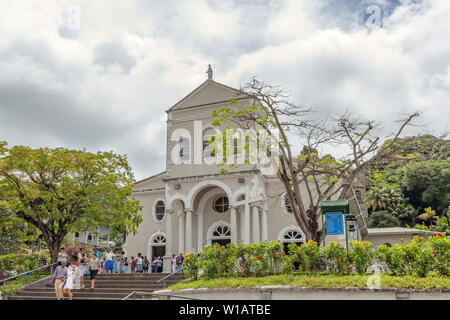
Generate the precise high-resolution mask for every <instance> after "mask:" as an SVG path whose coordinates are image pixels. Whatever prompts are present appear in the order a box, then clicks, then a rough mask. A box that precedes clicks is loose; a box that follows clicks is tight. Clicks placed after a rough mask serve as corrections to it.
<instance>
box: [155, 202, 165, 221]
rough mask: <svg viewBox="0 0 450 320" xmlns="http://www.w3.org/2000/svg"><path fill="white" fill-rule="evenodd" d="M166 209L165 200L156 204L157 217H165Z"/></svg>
mask: <svg viewBox="0 0 450 320" xmlns="http://www.w3.org/2000/svg"><path fill="white" fill-rule="evenodd" d="M165 211H166V205H165V204H164V202H163V201H161V200H159V201H158V202H156V205H155V218H156V220H158V221H161V220H162V219H163V218H164V213H165Z"/></svg>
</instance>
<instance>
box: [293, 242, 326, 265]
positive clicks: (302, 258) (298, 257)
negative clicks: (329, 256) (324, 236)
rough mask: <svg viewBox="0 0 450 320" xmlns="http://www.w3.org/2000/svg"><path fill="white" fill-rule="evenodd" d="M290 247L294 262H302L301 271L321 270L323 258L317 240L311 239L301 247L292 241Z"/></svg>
mask: <svg viewBox="0 0 450 320" xmlns="http://www.w3.org/2000/svg"><path fill="white" fill-rule="evenodd" d="M288 249H289V254H290V255H291V256H292V257H293V260H294V262H297V263H299V264H300V271H308V272H314V271H318V270H319V268H320V263H321V261H322V258H321V255H320V248H319V245H318V244H317V242H315V241H313V240H309V241H308V242H306V243H305V244H302V245H301V246H300V247H299V246H298V245H297V244H295V243H290V244H289V245H288Z"/></svg>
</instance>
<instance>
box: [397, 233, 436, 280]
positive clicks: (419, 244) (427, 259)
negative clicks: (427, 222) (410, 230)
mask: <svg viewBox="0 0 450 320" xmlns="http://www.w3.org/2000/svg"><path fill="white" fill-rule="evenodd" d="M403 250H404V251H405V263H406V267H407V268H408V269H409V273H410V274H416V275H418V276H419V277H425V276H426V275H427V274H428V272H429V271H430V270H432V268H433V265H434V263H433V262H434V261H433V260H434V258H433V254H432V251H433V250H432V249H431V246H430V244H429V243H428V242H426V241H424V240H423V239H422V238H420V237H419V238H417V237H416V238H414V239H413V240H412V241H411V242H410V243H408V244H404V245H403Z"/></svg>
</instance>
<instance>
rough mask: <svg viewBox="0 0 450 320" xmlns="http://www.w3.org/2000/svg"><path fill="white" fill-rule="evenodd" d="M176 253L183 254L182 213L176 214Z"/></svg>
mask: <svg viewBox="0 0 450 320" xmlns="http://www.w3.org/2000/svg"><path fill="white" fill-rule="evenodd" d="M178 251H179V252H177V254H180V253H183V254H184V212H183V211H180V212H178Z"/></svg>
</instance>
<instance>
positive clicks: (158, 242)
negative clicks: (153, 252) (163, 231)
mask: <svg viewBox="0 0 450 320" xmlns="http://www.w3.org/2000/svg"><path fill="white" fill-rule="evenodd" d="M165 244H166V237H164V236H163V235H158V236H156V237H154V238H153V243H152V245H154V246H163V245H165Z"/></svg>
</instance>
